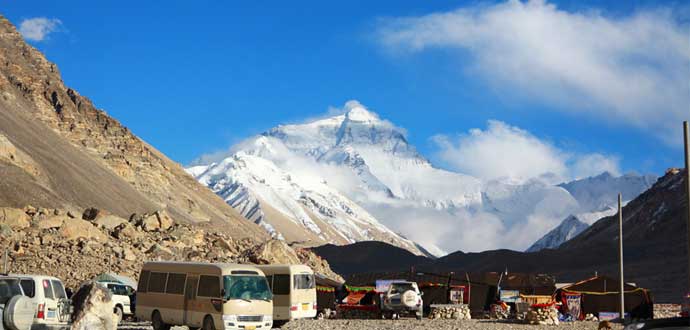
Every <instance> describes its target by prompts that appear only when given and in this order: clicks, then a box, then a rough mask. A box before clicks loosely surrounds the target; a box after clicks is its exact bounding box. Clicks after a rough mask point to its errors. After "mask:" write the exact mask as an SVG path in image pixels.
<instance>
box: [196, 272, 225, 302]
mask: <svg viewBox="0 0 690 330" xmlns="http://www.w3.org/2000/svg"><path fill="white" fill-rule="evenodd" d="M197 296H201V297H211V298H220V279H219V278H218V276H209V275H201V276H200V277H199V289H197Z"/></svg>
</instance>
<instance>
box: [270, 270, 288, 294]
mask: <svg viewBox="0 0 690 330" xmlns="http://www.w3.org/2000/svg"><path fill="white" fill-rule="evenodd" d="M273 294H280V295H284V294H290V275H281V274H276V275H273Z"/></svg>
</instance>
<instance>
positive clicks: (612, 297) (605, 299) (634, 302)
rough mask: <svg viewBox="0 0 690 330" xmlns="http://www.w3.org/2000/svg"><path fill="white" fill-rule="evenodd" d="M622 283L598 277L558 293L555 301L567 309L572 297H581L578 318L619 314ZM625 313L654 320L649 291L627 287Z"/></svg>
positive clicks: (631, 286)
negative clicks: (606, 313) (586, 315)
mask: <svg viewBox="0 0 690 330" xmlns="http://www.w3.org/2000/svg"><path fill="white" fill-rule="evenodd" d="M619 283H620V282H618V281H617V280H615V279H613V278H610V277H607V276H595V277H592V278H589V279H586V280H584V281H580V282H577V283H574V284H572V285H568V286H565V287H563V288H560V289H558V290H556V292H555V293H554V299H555V300H556V301H561V302H564V308H568V304H567V301H568V298H569V297H577V296H579V297H580V299H579V300H580V302H579V303H580V306H579V309H580V311H581V312H580V313H579V318H580V319H581V318H583V317H584V315H585V314H594V315H598V314H599V313H601V312H619V311H620V291H619V290H620V284H619ZM624 291H625V312H626V313H629V314H630V317H631V318H633V319H649V318H652V316H653V302H652V295H651V293H650V292H649V290H647V289H643V288H638V287H636V286H634V285H631V284H629V283H626V284H625V287H624Z"/></svg>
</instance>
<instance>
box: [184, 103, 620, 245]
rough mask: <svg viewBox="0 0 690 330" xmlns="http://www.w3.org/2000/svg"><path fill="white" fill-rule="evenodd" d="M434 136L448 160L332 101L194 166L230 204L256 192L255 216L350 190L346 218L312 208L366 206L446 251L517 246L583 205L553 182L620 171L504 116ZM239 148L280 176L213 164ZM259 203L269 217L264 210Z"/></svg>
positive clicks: (362, 110) (360, 110) (239, 153)
mask: <svg viewBox="0 0 690 330" xmlns="http://www.w3.org/2000/svg"><path fill="white" fill-rule="evenodd" d="M434 140H435V141H436V142H437V143H438V144H439V148H440V149H439V150H440V151H439V153H440V154H439V155H438V157H436V158H440V159H443V161H444V162H445V163H446V164H444V165H448V166H446V168H449V169H450V170H445V169H442V168H439V167H436V166H434V165H432V163H431V162H429V161H428V160H427V159H426V158H425V157H424V156H422V155H420V154H418V153H417V151H416V149H415V148H414V146H412V145H409V144H408V142H407V140H406V138H405V132H404V131H401V130H399V129H398V128H397V127H396V126H395V125H394V124H393V123H390V122H388V121H386V120H385V119H381V118H380V117H379V116H378V115H376V114H375V113H373V112H371V111H369V110H368V109H366V107H365V106H364V105H362V104H360V103H359V102H354V101H350V102H348V103H347V104H346V105H345V106H344V107H343V108H340V109H339V110H338V111H335V110H333V109H332V110H329V116H326V117H320V118H318V119H311V120H309V121H306V122H303V123H295V124H289V125H280V126H277V127H275V128H272V129H270V130H267V131H266V132H264V133H262V134H260V135H257V136H254V137H251V138H248V139H247V140H245V141H242V142H240V143H238V144H235V145H233V146H232V147H231V148H229V150H227V151H224V152H219V153H216V154H213V155H207V156H204V157H202V158H200V160H199V161H198V162H201V163H206V164H209V163H212V162H213V163H220V165H213V166H212V168H213V167H215V168H216V169H217V170H212V171H210V172H207V173H206V175H200V173H196V174H194V175H195V176H196V177H197V178H200V180H202V181H204V180H209V179H210V180H211V181H213V183H212V184H207V183H205V181H204V182H202V183H204V184H207V185H209V187H212V189H214V191H218V192H220V193H221V194H222V193H228V194H227V195H228V196H224V198H226V199H227V200H228V202H229V203H238V201H244V200H249V201H254V202H252V203H253V204H251V207H249V208H245V209H246V210H251V212H252V215H254V216H256V214H259V213H256V212H257V210H259V209H262V208H264V207H263V206H262V203H265V204H266V205H268V204H271V203H270V202H269V201H275V200H282V202H280V203H278V204H276V205H275V206H273V207H272V209H275V210H280V209H281V205H286V204H288V203H290V204H294V205H300V204H301V203H303V201H313V200H319V199H321V200H323V196H328V195H331V196H333V193H332V191H333V192H334V191H337V192H338V193H339V194H342V195H343V197H338V199H339V200H341V201H337V202H336V201H335V200H333V202H332V203H331V202H329V203H330V204H331V205H344V204H343V203H344V202H342V201H344V200H345V197H346V199H347V200H350V201H352V202H354V203H356V205H358V207H361V208H362V210H363V211H360V212H359V215H357V214H355V213H352V214H350V216H348V217H345V216H335V215H333V214H334V213H332V212H330V211H329V208H332V209H335V208H333V207H332V206H328V207H326V208H323V207H319V208H316V209H312V210H311V211H309V212H311V214H320V215H319V216H320V217H321V218H322V219H325V220H326V221H327V222H330V223H332V224H333V228H334V230H335V231H338V227H339V226H343V227H342V228H346V227H348V226H351V225H353V224H356V223H358V222H360V221H361V220H360V219H359V217H360V216H364V215H366V214H367V213H368V214H370V215H371V216H373V218H375V219H376V220H377V221H378V222H380V223H381V224H383V225H385V227H387V228H390V229H391V230H392V231H394V232H396V233H399V234H401V235H403V236H404V237H406V238H409V239H411V240H413V241H415V242H417V243H419V244H421V245H422V246H423V247H425V248H426V249H427V250H429V251H430V252H432V253H434V254H437V255H443V254H445V253H447V252H452V251H456V250H463V251H483V250H489V249H497V248H509V249H515V250H523V249H525V248H527V247H528V246H529V245H530V244H532V243H533V242H534V241H536V240H537V239H538V238H540V237H541V236H542V235H544V234H545V233H547V232H548V231H549V230H551V229H552V228H554V227H556V226H557V225H558V224H559V223H560V221H561V220H563V219H564V218H565V217H566V216H568V215H569V214H571V213H575V212H581V211H583V210H582V208H581V207H580V205H579V204H578V201H577V200H576V199H575V198H574V197H573V196H572V195H571V194H570V193H568V191H566V190H565V189H563V188H562V187H558V186H556V185H555V184H557V183H560V182H563V181H568V180H569V179H571V178H575V177H579V176H580V175H582V176H586V175H590V174H598V173H600V172H602V171H607V172H610V173H614V174H616V173H618V172H619V169H618V161H617V159H616V158H615V157H610V156H605V155H601V154H597V153H591V154H576V153H573V152H569V151H567V150H563V149H561V148H558V147H556V146H555V145H554V144H553V143H551V142H549V141H545V140H543V139H540V138H539V137H536V136H534V135H533V134H531V133H530V132H528V131H526V130H523V129H520V128H518V127H513V126H510V125H509V124H507V123H503V122H500V121H489V123H488V127H487V128H485V129H478V128H477V129H472V130H470V131H469V133H467V134H463V135H459V136H458V137H455V138H451V137H443V136H437V137H435V138H434ZM228 157H230V158H228ZM247 157H251V158H256V160H257V161H259V160H261V162H262V163H265V164H266V165H270V166H271V167H272V168H273V167H274V168H275V171H274V172H276V173H278V172H281V173H282V174H280V175H277V176H276V175H273V176H272V177H267V176H268V175H271V174H270V173H264V172H262V170H261V169H260V168H258V167H256V166H232V167H227V166H226V168H225V169H223V168H222V166H221V165H222V164H225V163H237V162H240V163H238V164H241V163H243V162H245V163H246V159H249V158H247ZM223 159H225V160H223ZM190 172H196V169H194V170H193V171H190ZM202 177H203V179H201V178H202ZM208 183H210V181H209V182H208ZM281 187H290V188H289V190H290V191H293V192H291V193H286V191H288V189H287V188H281ZM295 189H296V190H295ZM295 202H296V203H295ZM345 203H346V204H347V203H350V202H349V201H348V202H345ZM319 204H321V205H322V206H323V205H326V204H327V203H325V202H323V203H319ZM293 209H294V208H293ZM364 210H365V211H366V212H364ZM584 211H590V210H584ZM260 212H262V213H260V214H265V217H263V216H262V219H263V220H264V221H266V222H267V223H270V222H271V219H270V217H271V216H270V215H271V212H272V211H271V210H265V212H264V211H260ZM284 213H285V215H286V217H287V218H291V219H292V218H293V217H292V216H291V215H290V214H287V213H288V212H284ZM293 213H294V212H293ZM345 213H348V212H347V211H346V212H345ZM331 216H334V217H335V218H333V219H330V217H331ZM366 217H369V215H366ZM303 218H304V217H303ZM293 220H294V219H293ZM305 220H306V218H305ZM296 222H297V223H305V221H303V220H299V219H298V220H297V221H296ZM307 222H308V221H307ZM338 223H341V225H337V224H338ZM384 231H385V230H382V231H381V232H384Z"/></svg>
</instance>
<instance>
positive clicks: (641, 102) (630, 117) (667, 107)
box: [377, 0, 690, 145]
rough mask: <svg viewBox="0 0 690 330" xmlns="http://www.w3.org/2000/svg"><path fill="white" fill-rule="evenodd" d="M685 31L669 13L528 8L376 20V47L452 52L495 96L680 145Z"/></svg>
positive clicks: (689, 59)
mask: <svg viewBox="0 0 690 330" xmlns="http://www.w3.org/2000/svg"><path fill="white" fill-rule="evenodd" d="M687 31H688V24H687V20H683V19H681V18H679V17H677V16H676V15H675V14H674V12H673V11H672V10H671V9H668V8H657V9H647V8H645V9H642V10H638V11H637V12H636V13H635V14H632V15H628V16H620V15H618V16H613V15H610V16H609V15H605V14H602V12H601V11H597V10H594V9H592V10H581V11H576V12H573V11H565V10H562V9H559V8H558V7H557V6H556V5H554V4H551V3H548V2H546V1H543V0H532V1H527V2H522V1H507V2H503V3H498V4H477V5H472V6H466V7H462V8H460V9H457V10H452V11H448V12H438V13H433V14H429V15H422V16H413V17H397V18H384V19H381V20H380V22H379V25H378V38H377V40H378V42H379V43H380V44H381V45H382V46H383V47H384V48H385V49H387V50H390V51H391V52H393V53H396V54H403V55H404V54H415V53H420V52H423V51H430V50H434V49H443V50H451V51H456V52H452V53H451V54H454V55H452V56H454V57H456V58H457V60H458V62H459V63H460V64H461V65H462V66H463V67H465V68H467V69H468V70H466V74H468V75H476V76H478V77H482V78H483V79H484V80H486V81H487V82H488V83H489V84H490V85H491V86H492V87H495V88H496V90H497V91H498V92H499V93H501V95H511V96H513V97H514V98H515V99H524V100H529V101H530V102H534V101H537V102H540V103H543V104H545V105H548V106H547V107H544V109H545V110H544V111H546V110H557V111H566V112H571V113H577V114H585V115H587V116H588V117H590V118H596V119H604V120H607V121H609V122H612V123H615V124H626V125H629V126H633V127H637V128H639V129H641V130H643V131H646V132H649V133H651V134H653V135H655V136H657V137H658V138H660V139H662V140H663V141H666V142H668V143H670V144H672V145H679V143H678V141H681V140H680V137H679V134H680V132H679V131H678V130H677V127H676V126H677V125H678V123H680V122H681V121H682V120H683V119H687V113H688V112H687V111H688V107H687V105H688V104H690V85H688V84H687V77H688V76H690V39H689V38H688V37H687ZM540 111H541V110H540Z"/></svg>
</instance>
